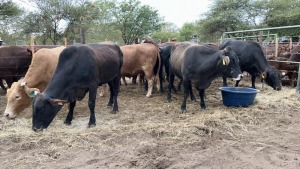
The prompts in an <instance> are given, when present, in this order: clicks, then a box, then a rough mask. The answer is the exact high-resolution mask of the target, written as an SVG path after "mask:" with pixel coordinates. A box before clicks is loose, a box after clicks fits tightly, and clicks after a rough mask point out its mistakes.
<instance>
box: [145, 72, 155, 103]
mask: <svg viewBox="0 0 300 169" xmlns="http://www.w3.org/2000/svg"><path fill="white" fill-rule="evenodd" d="M145 76H146V79H147V82H148V92H147V95H146V97H150V96H151V94H152V90H153V77H152V76H149V74H148V75H147V74H146V75H145Z"/></svg>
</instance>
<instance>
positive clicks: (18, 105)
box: [4, 46, 65, 119]
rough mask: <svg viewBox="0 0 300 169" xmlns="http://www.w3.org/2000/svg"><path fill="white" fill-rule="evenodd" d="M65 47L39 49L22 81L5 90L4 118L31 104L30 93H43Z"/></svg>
mask: <svg viewBox="0 0 300 169" xmlns="http://www.w3.org/2000/svg"><path fill="white" fill-rule="evenodd" d="M64 48H65V47H63V46H61V47H56V48H53V49H46V48H42V49H39V50H38V51H37V52H36V53H35V54H34V55H33V57H32V61H31V64H30V67H29V69H28V71H27V73H26V74H25V77H24V78H23V79H20V80H19V81H18V82H14V83H13V84H12V85H11V88H9V89H8V90H7V93H6V97H7V104H6V108H5V111H4V116H5V117H7V118H10V119H13V118H15V117H16V116H18V115H20V113H21V112H22V111H23V110H24V109H25V108H27V107H29V106H30V104H31V102H32V98H31V97H32V93H31V92H32V91H41V92H42V91H44V89H45V88H46V86H47V85H48V83H49V81H50V79H51V77H52V75H53V72H54V70H55V68H56V65H57V62H58V56H59V54H60V52H61V51H62V50H63V49H64Z"/></svg>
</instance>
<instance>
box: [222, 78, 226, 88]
mask: <svg viewBox="0 0 300 169" xmlns="http://www.w3.org/2000/svg"><path fill="white" fill-rule="evenodd" d="M222 78H223V86H227V78H226V77H224V76H223V77H222Z"/></svg>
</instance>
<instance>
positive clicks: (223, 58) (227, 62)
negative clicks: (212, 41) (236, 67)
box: [221, 56, 230, 66]
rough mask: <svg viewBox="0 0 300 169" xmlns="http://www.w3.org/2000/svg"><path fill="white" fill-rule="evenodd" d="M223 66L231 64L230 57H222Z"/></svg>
mask: <svg viewBox="0 0 300 169" xmlns="http://www.w3.org/2000/svg"><path fill="white" fill-rule="evenodd" d="M221 60H222V65H224V66H227V65H228V64H229V63H230V58H229V57H228V56H221Z"/></svg>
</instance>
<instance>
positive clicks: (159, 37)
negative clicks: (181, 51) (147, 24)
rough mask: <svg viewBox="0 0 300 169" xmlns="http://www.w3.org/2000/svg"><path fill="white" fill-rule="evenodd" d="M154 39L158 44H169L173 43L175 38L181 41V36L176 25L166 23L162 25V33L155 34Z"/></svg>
mask: <svg viewBox="0 0 300 169" xmlns="http://www.w3.org/2000/svg"><path fill="white" fill-rule="evenodd" d="M152 38H153V39H154V40H156V41H157V42H168V41H171V40H172V39H173V38H175V39H179V38H180V34H179V30H178V28H177V26H176V25H175V24H173V23H169V22H165V23H162V24H161V29H160V31H157V32H155V33H154V34H153V36H152Z"/></svg>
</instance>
